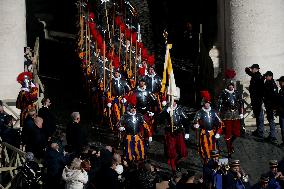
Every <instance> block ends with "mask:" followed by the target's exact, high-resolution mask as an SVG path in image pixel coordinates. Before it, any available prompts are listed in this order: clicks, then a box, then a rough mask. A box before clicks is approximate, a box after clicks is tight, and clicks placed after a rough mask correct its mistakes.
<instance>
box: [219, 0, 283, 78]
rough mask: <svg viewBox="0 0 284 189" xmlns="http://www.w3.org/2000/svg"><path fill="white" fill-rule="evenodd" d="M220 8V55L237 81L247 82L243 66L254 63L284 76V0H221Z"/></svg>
mask: <svg viewBox="0 0 284 189" xmlns="http://www.w3.org/2000/svg"><path fill="white" fill-rule="evenodd" d="M217 9H218V14H219V37H218V38H219V41H218V42H219V44H220V46H221V51H222V50H223V52H222V53H221V55H222V58H223V61H224V62H225V67H227V68H233V69H235V70H236V72H237V76H236V79H237V80H240V81H241V82H244V83H247V81H248V80H249V79H250V78H249V77H248V76H247V75H246V74H245V72H244V69H245V67H247V66H250V65H252V64H259V65H260V68H261V69H260V72H261V73H262V74H264V73H265V72H266V71H268V70H270V71H272V72H273V73H274V78H279V76H280V75H284V19H283V18H284V1H283V0H269V1H268V0H218V7H217Z"/></svg>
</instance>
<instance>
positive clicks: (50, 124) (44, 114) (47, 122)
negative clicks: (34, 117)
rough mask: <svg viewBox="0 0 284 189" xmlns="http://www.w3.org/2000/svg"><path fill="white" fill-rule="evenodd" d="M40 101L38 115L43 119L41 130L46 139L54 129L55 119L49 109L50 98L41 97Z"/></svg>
mask: <svg viewBox="0 0 284 189" xmlns="http://www.w3.org/2000/svg"><path fill="white" fill-rule="evenodd" d="M41 103H42V107H41V108H40V109H39V111H38V116H39V117H41V118H42V119H43V131H44V134H45V137H46V139H47V140H48V139H50V138H51V136H52V135H53V134H54V133H55V131H56V121H55V117H54V115H53V114H52V112H51V111H50V105H51V102H50V99H49V98H43V99H42V101H41Z"/></svg>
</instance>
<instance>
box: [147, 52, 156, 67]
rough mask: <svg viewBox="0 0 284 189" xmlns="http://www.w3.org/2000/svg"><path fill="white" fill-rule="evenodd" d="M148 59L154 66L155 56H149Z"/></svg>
mask: <svg viewBox="0 0 284 189" xmlns="http://www.w3.org/2000/svg"><path fill="white" fill-rule="evenodd" d="M147 61H148V64H149V65H150V66H153V65H154V64H155V56H154V55H151V56H149V57H148V60H147Z"/></svg>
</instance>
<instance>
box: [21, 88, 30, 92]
mask: <svg viewBox="0 0 284 189" xmlns="http://www.w3.org/2000/svg"><path fill="white" fill-rule="evenodd" d="M21 90H22V91H26V92H30V89H29V88H26V87H22V88H21Z"/></svg>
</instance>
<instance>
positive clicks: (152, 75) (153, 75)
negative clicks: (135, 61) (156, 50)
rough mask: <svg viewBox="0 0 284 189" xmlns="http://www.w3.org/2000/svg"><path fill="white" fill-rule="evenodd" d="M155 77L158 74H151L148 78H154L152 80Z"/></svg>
mask: <svg viewBox="0 0 284 189" xmlns="http://www.w3.org/2000/svg"><path fill="white" fill-rule="evenodd" d="M155 75H156V72H154V74H151V75H150V74H148V76H149V77H152V78H153V77H155Z"/></svg>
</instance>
